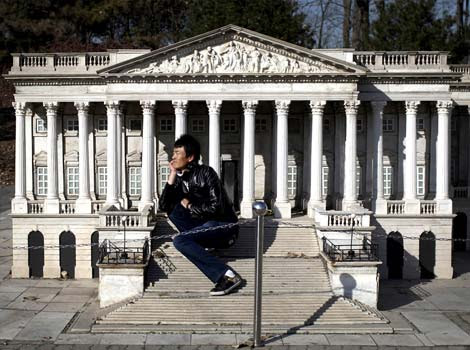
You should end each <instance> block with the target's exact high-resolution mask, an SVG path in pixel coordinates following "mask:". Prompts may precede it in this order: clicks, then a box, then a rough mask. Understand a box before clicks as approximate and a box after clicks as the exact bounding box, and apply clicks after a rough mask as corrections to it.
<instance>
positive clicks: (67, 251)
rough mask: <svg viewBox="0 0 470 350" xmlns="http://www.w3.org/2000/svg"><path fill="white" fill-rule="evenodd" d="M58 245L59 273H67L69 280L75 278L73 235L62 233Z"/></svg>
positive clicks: (68, 232)
mask: <svg viewBox="0 0 470 350" xmlns="http://www.w3.org/2000/svg"><path fill="white" fill-rule="evenodd" d="M59 244H60V250H59V252H60V253H59V255H60V272H63V271H67V275H68V277H69V278H75V264H76V253H75V235H74V234H73V233H72V232H70V231H64V232H62V233H61V234H60V236H59ZM64 245H72V246H69V247H62V246H64Z"/></svg>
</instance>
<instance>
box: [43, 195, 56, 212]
mask: <svg viewBox="0 0 470 350" xmlns="http://www.w3.org/2000/svg"><path fill="white" fill-rule="evenodd" d="M59 210H60V205H59V199H58V198H57V199H47V198H46V199H45V200H44V213H46V214H59Z"/></svg>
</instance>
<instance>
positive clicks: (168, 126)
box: [160, 119, 173, 132]
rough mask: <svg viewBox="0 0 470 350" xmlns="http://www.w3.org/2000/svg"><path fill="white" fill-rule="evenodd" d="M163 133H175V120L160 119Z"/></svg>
mask: <svg viewBox="0 0 470 350" xmlns="http://www.w3.org/2000/svg"><path fill="white" fill-rule="evenodd" d="M160 131H161V132H173V119H160Z"/></svg>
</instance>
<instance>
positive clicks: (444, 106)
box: [436, 100, 454, 114]
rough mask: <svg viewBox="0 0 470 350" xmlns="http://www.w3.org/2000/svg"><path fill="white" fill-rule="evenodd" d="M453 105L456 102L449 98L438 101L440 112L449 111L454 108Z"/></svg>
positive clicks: (438, 110) (438, 111) (437, 105)
mask: <svg viewBox="0 0 470 350" xmlns="http://www.w3.org/2000/svg"><path fill="white" fill-rule="evenodd" d="M453 105H454V103H453V102H452V101H450V100H448V101H437V102H436V108H437V113H439V114H441V113H448V112H449V111H450V110H451V109H452V107H453Z"/></svg>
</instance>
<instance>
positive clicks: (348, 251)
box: [322, 237, 379, 261]
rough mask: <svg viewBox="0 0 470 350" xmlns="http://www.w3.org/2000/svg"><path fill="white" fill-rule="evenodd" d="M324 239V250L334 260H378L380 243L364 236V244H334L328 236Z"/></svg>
mask: <svg viewBox="0 0 470 350" xmlns="http://www.w3.org/2000/svg"><path fill="white" fill-rule="evenodd" d="M322 240H323V252H324V253H325V254H326V255H327V256H328V257H329V258H330V259H331V260H332V261H378V260H379V258H378V257H377V256H378V254H377V253H378V245H377V244H373V243H372V242H371V241H370V240H369V239H368V238H366V237H364V238H363V240H362V244H334V243H333V242H331V241H330V240H329V239H327V238H326V237H323V238H322Z"/></svg>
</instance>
